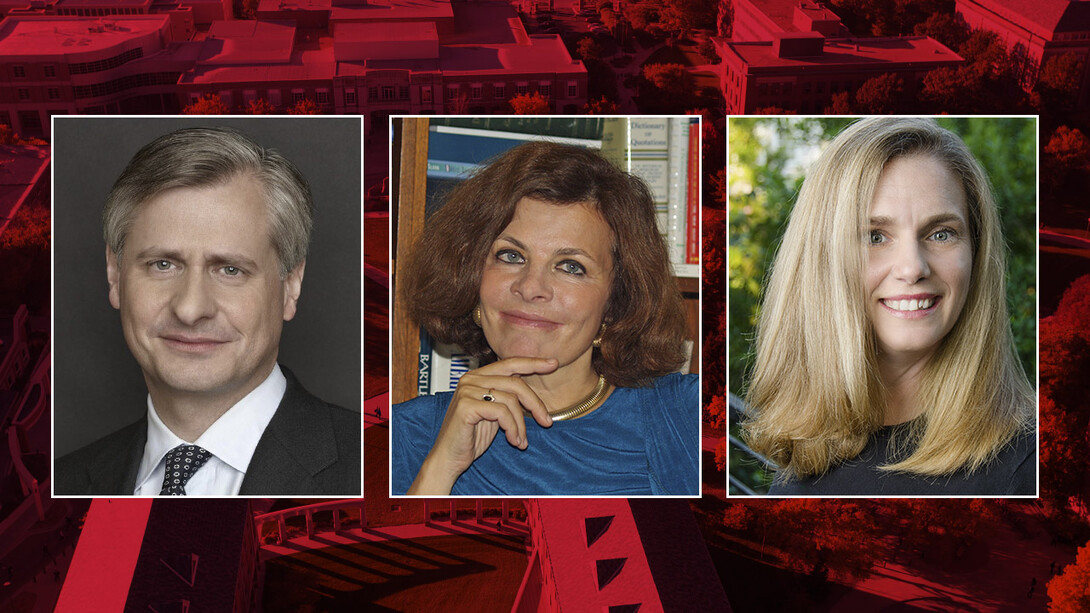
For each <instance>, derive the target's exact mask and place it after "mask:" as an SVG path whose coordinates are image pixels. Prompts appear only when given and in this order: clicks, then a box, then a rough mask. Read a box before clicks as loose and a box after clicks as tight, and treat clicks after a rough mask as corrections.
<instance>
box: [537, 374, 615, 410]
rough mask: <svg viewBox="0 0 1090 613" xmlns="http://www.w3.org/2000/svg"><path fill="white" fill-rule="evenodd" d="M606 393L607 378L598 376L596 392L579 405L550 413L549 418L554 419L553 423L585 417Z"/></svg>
mask: <svg viewBox="0 0 1090 613" xmlns="http://www.w3.org/2000/svg"><path fill="white" fill-rule="evenodd" d="M605 392H606V376H605V375H598V385H595V386H594V391H593V392H591V393H590V396H587V397H586V398H584V399H583V400H582V401H580V402H577V403H575V404H573V405H571V406H570V407H568V408H566V409H560V410H559V411H556V412H555V413H554V412H552V411H550V412H549V417H552V418H553V421H564V420H566V419H575V418H576V417H579V416H580V415H583V414H584V413H586V412H587V411H590V410H591V408H593V407H594V406H595V405H596V404H598V401H600V400H601V399H602V396H604V395H605Z"/></svg>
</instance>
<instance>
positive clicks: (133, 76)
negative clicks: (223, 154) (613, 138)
mask: <svg viewBox="0 0 1090 613" xmlns="http://www.w3.org/2000/svg"><path fill="white" fill-rule="evenodd" d="M65 1H66V0H57V3H56V5H57V6H62V5H63V3H64V2H65ZM217 1H218V0H217ZM96 2H99V3H100V4H102V5H103V6H110V5H113V6H118V7H123V8H124V11H129V12H131V13H134V14H127V13H125V12H124V11H123V12H122V13H120V14H113V13H109V12H108V11H106V10H105V9H101V10H100V9H99V8H94V9H93V10H94V11H95V12H96V13H101V14H100V15H97V16H94V17H90V16H70V15H66V16H59V15H54V14H50V12H49V11H45V10H38V11H36V12H35V11H24V12H22V13H20V14H14V13H12V14H11V15H10V16H8V17H7V18H5V19H4V20H3V21H0V123H4V124H7V125H10V126H11V127H12V128H13V129H14V130H15V131H16V132H17V133H19V134H21V135H24V136H42V135H48V132H49V118H50V117H51V116H52V115H58V114H76V113H78V114H102V113H123V114H124V113H133V114H142V113H176V112H178V111H179V110H181V109H182V108H184V107H185V106H186V105H189V104H192V103H193V102H196V101H199V100H201V99H202V98H204V97H208V96H218V97H219V99H220V100H221V101H222V102H223V103H224V104H225V105H226V106H227V108H228V109H230V110H231V111H232V112H245V111H246V110H247V108H250V107H251V105H259V106H260V108H263V109H265V110H266V112H268V111H271V112H285V111H286V110H288V109H290V108H292V107H294V106H295V105H297V104H299V103H300V102H301V101H303V100H309V101H310V102H312V103H313V104H314V105H315V107H316V109H317V110H319V111H320V112H323V113H343V114H361V115H364V116H365V126H364V129H365V131H366V132H368V133H370V131H371V126H372V125H385V122H386V118H387V117H388V116H389V115H390V114H393V113H401V114H441V113H467V112H468V113H497V112H510V105H509V101H510V100H511V99H512V98H514V97H516V96H519V95H532V94H540V95H541V96H542V97H544V98H545V99H546V100H547V101H548V104H549V106H550V110H552V111H553V112H557V113H576V112H579V111H581V110H582V108H583V106H584V105H585V104H586V102H587V71H586V68H585V67H584V66H583V63H582V62H581V61H579V60H574V59H572V57H571V54H569V53H568V51H567V49H566V48H565V47H564V44H563V42H562V41H561V39H560V37H559V36H558V35H555V34H546V35H530V34H528V33H527V32H526V29H525V28H524V27H523V25H522V22H521V20H520V19H519V17H518V15H517V14H516V13H515V11H514V9H513V8H512V7H511V6H510V5H509V4H507V3H506V2H502V1H485V2H472V3H456V4H455V3H452V2H451V0H418V1H410V0H385V1H384V2H375V3H367V4H359V3H352V4H341V3H332V2H331V1H330V0H291V1H288V2H281V1H279V0H265V1H263V2H261V3H260V4H259V5H258V10H257V14H258V17H267V18H268V19H259V20H256V21H255V20H233V19H213V20H211V21H210V22H209V23H208V25H207V26H205V25H202V20H203V19H204V18H203V17H200V16H199V15H198V11H197V10H196V8H194V7H196V6H197V3H194V2H190V3H189V4H186V3H182V4H179V5H171V6H176V8H175V9H171V10H165V9H166V7H165V6H164V7H159V5H158V4H156V3H155V2H154V1H152V2H151V3H150V4H149V2H148V0H139V1H135V0H134V1H132V2H131V4H132V6H131V7H129V6H127V5H128V4H129V3H130V0H116V1H115V2H113V3H110V2H109V1H108V0H96ZM51 6H52V5H51ZM73 6H74V5H73ZM95 6H96V7H97V6H98V5H95ZM88 7H90V5H89V4H88V3H87V2H81V3H80V8H79V9H75V8H72V7H71V6H70V7H69V8H68V9H64V10H80V11H84V12H87V11H89V10H92V9H91V8H88ZM157 7H158V8H160V9H164V10H156V9H157ZM58 10H59V9H58ZM118 10H121V9H120V8H119V9H118ZM53 12H56V11H53ZM375 122H378V123H377V124H376V123H375Z"/></svg>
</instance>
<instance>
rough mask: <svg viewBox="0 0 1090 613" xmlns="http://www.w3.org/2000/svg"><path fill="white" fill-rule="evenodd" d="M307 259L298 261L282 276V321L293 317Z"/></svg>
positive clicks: (301, 287)
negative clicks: (297, 263) (296, 264)
mask: <svg viewBox="0 0 1090 613" xmlns="http://www.w3.org/2000/svg"><path fill="white" fill-rule="evenodd" d="M306 266H307V261H306V260H303V261H302V262H299V265H298V266H296V267H295V268H294V269H292V271H291V272H289V273H288V276H286V277H284V321H291V318H292V317H295V308H296V304H297V303H298V302H299V293H300V292H301V291H302V289H303V269H304V268H306Z"/></svg>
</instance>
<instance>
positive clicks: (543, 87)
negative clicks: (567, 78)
mask: <svg viewBox="0 0 1090 613" xmlns="http://www.w3.org/2000/svg"><path fill="white" fill-rule="evenodd" d="M537 91H539V92H541V95H542V96H545V97H546V98H552V97H553V84H552V83H549V82H548V81H545V82H543V83H539V84H538V86H537Z"/></svg>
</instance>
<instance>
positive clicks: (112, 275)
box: [106, 245, 121, 309]
mask: <svg viewBox="0 0 1090 613" xmlns="http://www.w3.org/2000/svg"><path fill="white" fill-rule="evenodd" d="M120 281H121V269H120V268H118V261H117V255H116V254H114V252H113V249H110V247H109V246H108V245H107V246H106V282H107V283H109V284H110V294H109V295H110V304H111V305H113V307H114V308H115V309H120V308H121V289H120Z"/></svg>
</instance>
